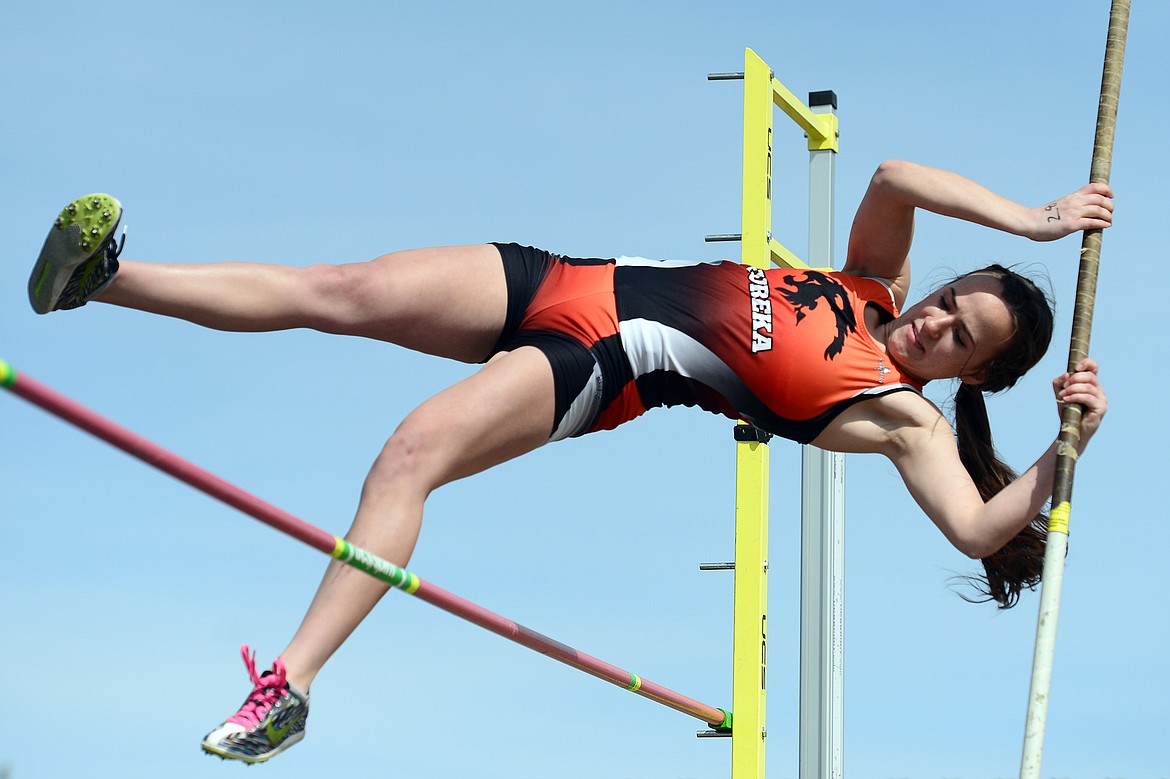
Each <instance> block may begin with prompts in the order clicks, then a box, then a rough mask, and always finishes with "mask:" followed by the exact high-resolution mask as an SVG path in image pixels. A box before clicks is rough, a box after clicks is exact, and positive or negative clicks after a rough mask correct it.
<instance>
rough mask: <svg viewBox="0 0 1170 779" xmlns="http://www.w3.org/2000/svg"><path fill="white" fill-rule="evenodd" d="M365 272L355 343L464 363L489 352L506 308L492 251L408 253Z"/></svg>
mask: <svg viewBox="0 0 1170 779" xmlns="http://www.w3.org/2000/svg"><path fill="white" fill-rule="evenodd" d="M364 266H365V267H364V270H363V274H362V286H363V292H362V295H361V299H362V301H363V303H364V306H365V308H366V310H365V311H364V313H363V315H362V322H361V325H360V327H361V329H362V332H361V334H362V335H366V336H369V337H371V338H378V339H380V340H385V341H390V342H393V343H397V344H401V345H402V346H406V347H408V348H410V349H414V350H416V351H420V352H426V353H428V354H436V355H440V356H443V357H452V358H454V359H458V360H463V361H465V362H478V361H480V360H483V359H485V358H486V357H487V356H488V355H489V354H490V353H491V350H492V348H493V347H495V345H496V341H497V339H498V338H499V336H500V331H501V330H502V328H503V325H504V319H505V316H506V312H507V306H508V291H507V286H506V283H505V280H504V269H503V263H502V262H501V259H500V252H499V250H498V249H497V248H496V247H495V246H492V245H489V244H484V245H473V246H447V247H437V248H430V249H410V250H407V251H401V252H394V253H392V254H386V255H383V256H381V257H378V258H377V259H374V260H371V261H370V262H368V263H364Z"/></svg>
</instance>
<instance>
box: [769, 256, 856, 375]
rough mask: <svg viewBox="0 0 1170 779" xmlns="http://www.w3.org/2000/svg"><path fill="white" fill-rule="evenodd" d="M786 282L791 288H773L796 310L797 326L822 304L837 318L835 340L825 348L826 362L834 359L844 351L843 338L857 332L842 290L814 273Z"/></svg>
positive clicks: (805, 273)
mask: <svg viewBox="0 0 1170 779" xmlns="http://www.w3.org/2000/svg"><path fill="white" fill-rule="evenodd" d="M787 283H788V285H789V286H791V287H793V289H785V288H784V287H776V291H777V292H779V293H780V294H781V295H783V296H784V298H785V299H786V300H787V301H788V302H789V303H791V304H792V305H793V306H794V307H795V308H796V324H798V325H799V324H800V320H802V319H804V317H805V313H806V312H807V311H812V310H813V309H815V308H816V307H817V306H818V305H820V304H821V303H822V302H823V303H824V304H825V305H826V306H828V307H829V310H830V311H832V312H833V315H834V316H835V317H836V319H837V337H836V338H834V339H833V340H832V342H830V343H829V345H828V347H826V348H825V359H826V360H831V359H833V358H834V357H836V356H837V355H838V354H840V353H841V350H842V349H844V348H845V336H846V335H847V334H848V333H855V332H857V317H856V315H855V314H854V313H853V307H852V306H850V305H849V295H848V294H847V293H846V292H845V288H844V287H843V286H841V284H840V283H838V282H836V281H834V280H833V279H831V278H829V277H828V276H826V275H825V274H823V273H820V272H818V271H815V270H809V271H805V272H804V276H803V278H800V277H796V276H793V277H792V278H791V279H789V280H788V282H787Z"/></svg>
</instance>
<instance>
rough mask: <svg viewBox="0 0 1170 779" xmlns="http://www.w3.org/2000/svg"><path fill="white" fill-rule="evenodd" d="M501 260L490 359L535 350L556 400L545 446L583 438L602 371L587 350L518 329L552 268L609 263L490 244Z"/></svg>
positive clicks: (552, 333) (542, 332) (594, 411)
mask: <svg viewBox="0 0 1170 779" xmlns="http://www.w3.org/2000/svg"><path fill="white" fill-rule="evenodd" d="M492 245H493V246H495V247H496V248H497V249H498V250H499V252H500V256H501V258H502V259H503V264H504V279H505V283H506V284H507V290H508V309H507V313H506V315H505V318H504V328H503V330H502V331H501V333H500V337H499V340H497V342H496V346H495V348H494V349H493V350H492V354H493V355H494V354H497V353H499V352H508V351H512V350H513V349H518V348H519V347H521V346H534V347H536V348H537V349H539V350H540V351H541V353H542V354H544V356H545V358H546V359H547V360H548V362H549V365H550V366H551V367H552V373H553V387H554V392H555V394H556V401H555V403H556V405H555V415H554V417H553V425H552V429H551V430H550V432H549V440H550V441H556V440H559V439H562V438H569V437H573V436H579V435H583V434H585V433H587V432H589V430H590V429H591V428H592V426H593V423H594V421H595V420H596V418H597V415H598V412H599V410H600V404H601V393H600V388H601V384H602V376H601V369H600V366H599V365H598V361H597V359H596V357H595V356H594V354H593V352H592V350H591V349H590V348H589V347H588V346H586V345H585V344H583V343H581V342H580V341H578V340H577V339H575V338H573V337H572V336H570V335H568V334H566V333H563V332H558V331H556V330H550V329H544V328H529V327H523V325H524V320H525V317H526V315H527V314H528V313H529V308H530V307H531V304H532V301H533V299H534V298H535V297H536V295H537V292H538V291H539V290H540V287H541V285H542V284H543V283H544V282H545V279H546V278H547V277H548V275H549V271H550V270H551V269H552V268H553V267H554V265H556V264H557V263H568V264H572V265H595V264H604V263H612V262H613V261H612V260H601V259H577V258H571V257H561V256H559V255H555V254H551V253H549V252H546V251H543V250H542V249H535V248H533V247H531V246H520V245H519V244H515V243H507V244H500V243H494V244H492Z"/></svg>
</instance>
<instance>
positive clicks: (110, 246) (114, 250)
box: [106, 225, 126, 260]
mask: <svg viewBox="0 0 1170 779" xmlns="http://www.w3.org/2000/svg"><path fill="white" fill-rule="evenodd" d="M125 248H126V225H122V242H121V243H118V239H117V238H115V237H114V236H113V235H111V236H110V237H109V238H108V239H107V240H106V259H107V260H117V259H118V257H120V256H121V255H122V250H123V249H125Z"/></svg>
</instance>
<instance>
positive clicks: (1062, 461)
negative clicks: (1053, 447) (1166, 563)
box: [1020, 0, 1129, 779]
mask: <svg viewBox="0 0 1170 779" xmlns="http://www.w3.org/2000/svg"><path fill="white" fill-rule="evenodd" d="M1128 25H1129V0H1113V6H1112V8H1111V9H1110V12H1109V34H1108V37H1107V40H1106V45H1105V67H1104V71H1103V75H1102V77H1101V99H1100V102H1099V103H1098V107H1097V134H1096V137H1095V139H1094V141H1093V165H1092V170H1091V172H1090V176H1089V180H1090V181H1092V182H1094V183H1105V184H1107V183H1109V172H1110V168H1111V166H1112V163H1113V131H1114V128H1115V127H1116V124H1117V101H1118V95H1119V94H1120V92H1121V68H1122V63H1123V61H1124V59H1125V35H1126V30H1127V27H1128ZM1100 261H1101V231H1100V230H1086V231H1085V233H1084V237H1083V238H1082V240H1081V265H1080V271H1079V273H1078V276H1077V298H1076V307H1075V309H1074V310H1073V326H1072V342H1071V344H1070V346H1069V354H1068V370H1069V371H1073V370H1075V368H1076V366H1077V364H1078V363H1079V362H1080V361H1081V360H1082V359H1084V358H1085V357H1087V356H1088V354H1089V335H1090V332H1091V330H1092V327H1093V302H1094V299H1095V298H1096V294H1097V268H1098V265H1099V264H1100ZM1081 412H1082V409H1081V407H1080V406H1079V405H1077V404H1075V403H1070V404H1067V405H1065V406H1064V408H1063V410H1062V412H1061V416H1060V438H1059V439H1058V441H1057V454H1056V474H1055V476H1054V479H1053V489H1052V509H1051V511H1050V513H1049V518H1048V544H1047V548H1046V550H1045V552H1044V574H1043V584H1042V585H1041V591H1040V615H1039V619H1038V621H1037V623H1036V650H1035V654H1034V656H1033V660H1032V686H1031V691H1030V693H1029V695H1028V716H1027V720H1026V723H1025V728H1024V752H1023V759H1022V760H1021V762H1020V779H1039V776H1040V762H1041V759H1042V757H1043V754H1044V728H1045V725H1046V723H1047V719H1048V699H1049V688H1050V686H1051V682H1052V657H1053V653H1054V650H1055V647H1056V621H1057V614H1058V612H1059V610H1060V589H1061V585H1062V583H1063V580H1064V558H1065V554H1066V552H1067V550H1068V519H1069V513H1070V511H1071V509H1072V487H1073V472H1074V470H1075V468H1076V462H1077V446H1078V444H1079V443H1080V437H1081Z"/></svg>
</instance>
